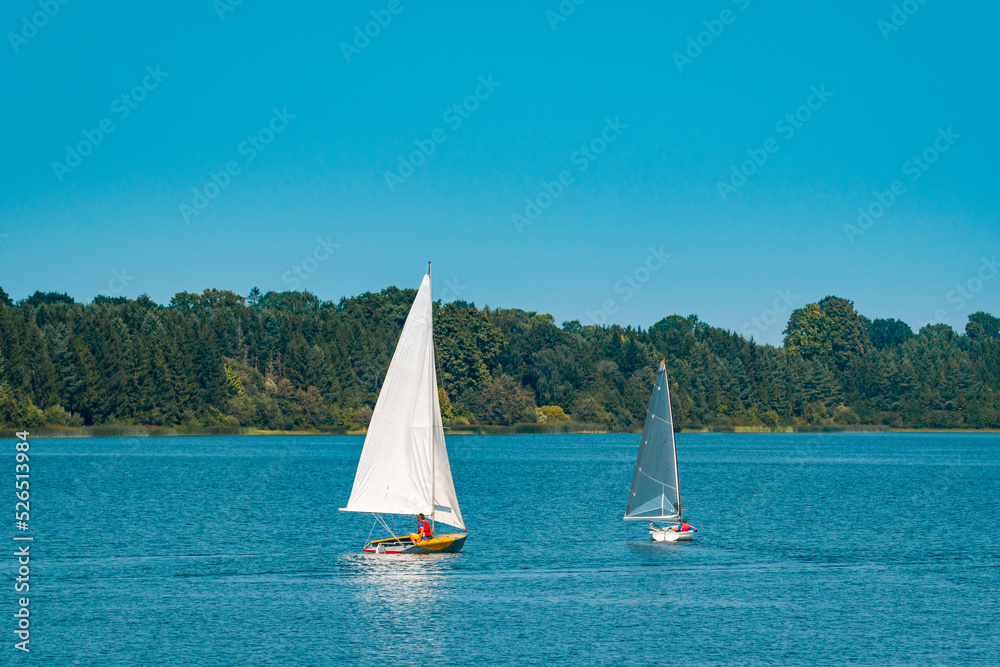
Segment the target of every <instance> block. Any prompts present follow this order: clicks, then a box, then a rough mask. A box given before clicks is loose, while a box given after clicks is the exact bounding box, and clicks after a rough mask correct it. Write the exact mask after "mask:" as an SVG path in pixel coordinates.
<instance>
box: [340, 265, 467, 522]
mask: <svg viewBox="0 0 1000 667" xmlns="http://www.w3.org/2000/svg"><path fill="white" fill-rule="evenodd" d="M431 308H432V302H431V280H430V276H429V275H427V276H424V279H423V282H421V284H420V289H419V290H417V296H416V298H415V299H414V300H413V305H412V306H411V307H410V312H409V314H408V315H407V317H406V323H405V324H404V325H403V331H402V333H401V334H400V335H399V342H398V343H397V344H396V351H395V352H394V353H393V355H392V361H391V362H390V364H389V370H388V372H387V373H386V376H385V381H384V382H383V383H382V389H381V391H380V392H379V396H378V401H377V402H376V403H375V410H374V411H373V413H372V419H371V423H370V424H369V426H368V434H367V435H366V436H365V444H364V447H363V448H362V450H361V459H360V461H359V462H358V471H357V474H356V475H355V477H354V487H353V488H352V489H351V497H350V499H349V500H348V501H347V507H344V508H342V509H343V510H344V511H347V512H370V513H374V514H417V513H420V512H422V513H424V514H426V515H427V516H432V515H433V516H434V518H435V520H436V521H441V522H443V523H446V524H449V525H453V526H457V527H458V528H462V529H464V528H465V524H464V523H463V522H462V514H461V512H460V511H459V508H458V499H457V497H456V495H455V485H454V483H453V482H452V478H451V468H450V466H449V465H448V453H447V450H446V448H445V442H444V429H443V427H442V423H441V407H440V403H439V400H438V393H437V371H436V370H435V367H434V331H433V325H432V321H431V312H432V310H431Z"/></svg>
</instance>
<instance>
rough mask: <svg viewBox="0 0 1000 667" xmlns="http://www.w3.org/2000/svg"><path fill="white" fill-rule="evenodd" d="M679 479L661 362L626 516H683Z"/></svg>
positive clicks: (656, 517)
mask: <svg viewBox="0 0 1000 667" xmlns="http://www.w3.org/2000/svg"><path fill="white" fill-rule="evenodd" d="M680 507H681V498H680V482H679V480H678V474H677V447H676V444H675V443H674V419H673V415H672V414H671V412H670V385H669V384H668V383H667V367H666V364H665V363H664V362H662V361H661V362H660V369H659V371H658V372H657V374H656V384H655V385H654V386H653V396H652V398H650V399H649V410H648V411H647V412H646V424H645V425H644V426H643V428H642V440H641V441H640V442H639V454H638V456H636V459H635V471H634V472H633V473H632V489H631V490H630V491H629V496H628V507H627V508H626V510H625V518H626V519H675V518H677V517H678V516H680Z"/></svg>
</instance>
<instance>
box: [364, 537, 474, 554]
mask: <svg viewBox="0 0 1000 667" xmlns="http://www.w3.org/2000/svg"><path fill="white" fill-rule="evenodd" d="M466 537H468V535H467V533H452V534H449V535H435V536H434V537H432V538H431V539H429V540H418V539H417V534H416V533H410V536H409V538H406V537H388V538H386V539H384V540H372V541H371V542H369V543H368V544H366V545H365V548H364V550H365V551H366V552H368V553H387V554H434V553H438V554H441V553H455V552H456V551H461V550H462V547H463V546H465V538H466Z"/></svg>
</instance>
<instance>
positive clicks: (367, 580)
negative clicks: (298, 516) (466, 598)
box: [343, 553, 461, 609]
mask: <svg viewBox="0 0 1000 667" xmlns="http://www.w3.org/2000/svg"><path fill="white" fill-rule="evenodd" d="M453 558H461V554H457V553H455V554H448V553H445V554H415V555H410V556H404V557H400V556H399V555H394V554H350V555H345V556H344V557H343V564H344V566H345V569H346V570H347V573H349V574H348V577H349V579H350V580H351V585H350V587H351V588H352V589H353V591H354V593H355V595H356V596H357V600H358V602H359V607H362V608H364V607H368V608H371V607H384V606H386V605H388V606H390V607H393V608H399V609H417V608H422V609H426V608H427V607H428V605H434V604H435V603H436V602H439V601H442V600H443V598H444V596H445V591H446V589H448V588H449V587H448V586H447V585H446V582H445V577H446V576H447V575H448V573H449V571H450V570H451V569H452V567H453V566H454V563H452V562H450V561H451V560H452V559H453Z"/></svg>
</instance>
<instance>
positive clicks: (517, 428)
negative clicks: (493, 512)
mask: <svg viewBox="0 0 1000 667" xmlns="http://www.w3.org/2000/svg"><path fill="white" fill-rule="evenodd" d="M23 430H24V429H0V438H2V439H6V438H13V437H15V435H14V434H15V433H16V432H18V431H23ZM27 430H28V432H29V433H30V436H29V437H31V438H147V437H182V436H213V435H214V436H258V435H294V436H306V435H334V436H339V435H365V433H366V432H367V431H366V430H364V429H362V430H354V431H347V430H317V429H312V430H301V431H271V430H265V429H256V428H226V427H214V428H213V427H208V428H185V427H181V426H178V427H162V426H128V425H107V426H77V427H73V426H55V427H53V426H44V427H38V428H34V429H31V428H29V429H27ZM445 430H446V435H557V434H601V435H609V434H611V433H613V432H612V431H608V430H604V429H600V428H599V427H597V425H595V424H558V425H557V424H514V425H512V426H492V425H472V426H456V427H453V428H449V427H445ZM680 432H681V433H683V434H698V433H728V434H740V435H742V434H772V433H788V434H791V433H799V434H810V433H812V434H815V433H1000V429H990V428H983V429H976V428H950V429H949V428H890V427H887V426H864V425H853V426H834V425H830V426H801V427H798V428H793V427H791V426H788V427H785V428H783V429H782V428H778V429H769V428H766V427H759V426H736V427H733V428H727V429H722V430H711V429H707V428H706V429H681V431H680ZM638 433H639V432H637V431H634V432H633V434H636V435H638Z"/></svg>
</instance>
